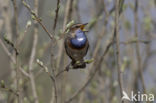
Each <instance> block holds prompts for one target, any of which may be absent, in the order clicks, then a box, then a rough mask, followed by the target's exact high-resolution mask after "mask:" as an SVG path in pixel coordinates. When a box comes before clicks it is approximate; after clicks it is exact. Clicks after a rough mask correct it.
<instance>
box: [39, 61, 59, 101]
mask: <svg viewBox="0 0 156 103" xmlns="http://www.w3.org/2000/svg"><path fill="white" fill-rule="evenodd" d="M36 62H37V64H38V65H39V66H40V67H41V68H43V70H44V71H45V72H46V73H47V74H48V76H49V77H50V78H51V80H52V82H53V83H54V90H55V101H56V103H57V86H56V79H55V76H53V75H51V73H50V72H49V70H48V67H46V66H45V65H44V64H43V62H42V61H40V60H39V59H37V60H36Z"/></svg>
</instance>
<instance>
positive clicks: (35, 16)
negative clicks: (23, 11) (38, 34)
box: [22, 0, 56, 41]
mask: <svg viewBox="0 0 156 103" xmlns="http://www.w3.org/2000/svg"><path fill="white" fill-rule="evenodd" d="M22 3H23V5H24V6H25V7H26V8H27V9H28V11H29V12H30V13H31V15H32V18H33V19H34V20H36V21H37V22H38V23H39V24H40V25H41V27H42V28H43V29H44V31H45V32H46V33H47V34H48V36H49V37H50V39H51V40H55V38H54V36H53V35H52V34H51V33H50V32H49V31H48V30H47V28H46V27H45V26H44V24H43V23H42V22H41V19H40V18H39V17H38V16H37V14H36V13H35V12H34V11H33V10H31V8H30V6H29V5H28V4H27V3H26V2H25V1H24V0H22ZM55 41H56V40H55Z"/></svg>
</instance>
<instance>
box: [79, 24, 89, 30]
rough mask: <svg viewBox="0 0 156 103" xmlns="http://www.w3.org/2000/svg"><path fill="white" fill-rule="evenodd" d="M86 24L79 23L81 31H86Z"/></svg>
mask: <svg viewBox="0 0 156 103" xmlns="http://www.w3.org/2000/svg"><path fill="white" fill-rule="evenodd" d="M87 24H88V23H84V24H82V25H81V27H80V28H81V30H82V31H84V32H88V31H87V30H86V29H84V27H85V26H86V25H87Z"/></svg>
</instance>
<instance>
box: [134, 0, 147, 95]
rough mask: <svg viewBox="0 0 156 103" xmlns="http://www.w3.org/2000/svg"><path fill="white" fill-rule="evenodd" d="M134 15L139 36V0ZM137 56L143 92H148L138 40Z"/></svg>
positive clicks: (135, 27)
mask: <svg viewBox="0 0 156 103" xmlns="http://www.w3.org/2000/svg"><path fill="white" fill-rule="evenodd" d="M134 16H135V24H134V29H135V36H136V38H138V37H139V36H138V1H137V0H135V9H134ZM136 54H137V55H136V56H137V61H138V71H139V74H140V79H141V83H142V87H143V92H144V93H146V87H145V82H144V77H143V71H142V61H141V60H142V59H141V55H140V46H139V42H138V41H137V42H136Z"/></svg>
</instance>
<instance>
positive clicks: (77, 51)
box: [64, 23, 89, 70]
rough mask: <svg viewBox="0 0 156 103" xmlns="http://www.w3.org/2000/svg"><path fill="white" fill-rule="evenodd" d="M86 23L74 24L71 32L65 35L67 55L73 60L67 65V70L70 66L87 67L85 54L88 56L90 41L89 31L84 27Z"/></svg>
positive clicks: (75, 67) (70, 29) (74, 67)
mask: <svg viewBox="0 0 156 103" xmlns="http://www.w3.org/2000/svg"><path fill="white" fill-rule="evenodd" d="M87 24H88V23H85V24H80V23H78V24H73V25H72V26H71V27H70V28H69V32H68V34H67V35H66V37H65V41H64V45H65V50H66V53H67V55H68V56H69V57H70V59H71V60H72V61H71V63H70V64H69V65H68V66H67V67H66V70H69V69H70V68H73V69H77V68H85V67H86V63H85V62H84V56H86V54H87V51H88V48H89V42H88V39H87V36H86V35H85V32H87V31H86V30H85V29H84V27H85V26H86V25H87Z"/></svg>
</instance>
